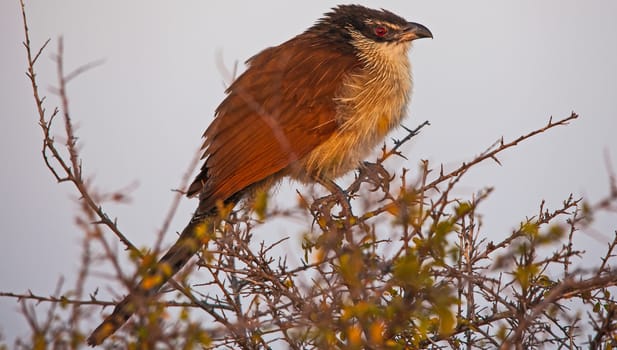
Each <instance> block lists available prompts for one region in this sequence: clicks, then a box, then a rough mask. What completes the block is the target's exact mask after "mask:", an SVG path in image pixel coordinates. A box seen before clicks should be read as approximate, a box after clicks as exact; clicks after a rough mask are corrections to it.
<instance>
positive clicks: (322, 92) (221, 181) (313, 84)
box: [188, 34, 358, 210]
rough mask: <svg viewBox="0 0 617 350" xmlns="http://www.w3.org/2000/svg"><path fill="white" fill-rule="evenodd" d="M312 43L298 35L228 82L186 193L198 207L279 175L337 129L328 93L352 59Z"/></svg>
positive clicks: (332, 91)
mask: <svg viewBox="0 0 617 350" xmlns="http://www.w3.org/2000/svg"><path fill="white" fill-rule="evenodd" d="M305 35H306V34H305ZM310 42H312V43H313V44H312V45H313V46H312V47H311V45H310V44H309V41H307V39H306V38H305V37H303V36H302V35H301V36H298V37H296V38H294V39H292V40H290V41H289V42H287V43H286V44H285V48H284V49H281V48H280V46H279V47H274V48H270V49H267V50H265V51H263V52H261V53H260V54H258V55H256V56H254V57H253V58H251V59H250V60H249V61H248V62H247V63H248V64H249V68H248V69H247V71H246V72H244V73H243V74H242V75H241V76H240V77H238V79H237V80H236V81H235V82H234V83H233V84H232V85H231V86H230V87H229V89H228V91H227V92H228V96H227V97H226V98H225V100H223V102H222V103H221V104H220V105H219V107H218V108H217V110H216V118H215V119H214V121H213V122H212V124H211V125H210V126H209V127H208V129H207V130H206V132H205V133H204V137H205V141H204V145H203V147H204V149H205V152H204V157H206V161H205V163H204V165H203V167H202V170H201V173H200V174H199V175H198V176H197V178H196V179H195V181H194V182H193V184H192V185H191V186H190V188H189V190H188V195H189V196H192V195H195V194H199V196H200V199H201V202H200V210H209V209H210V208H212V207H213V206H214V205H215V204H216V201H217V200H223V201H224V200H227V199H229V198H231V197H232V196H234V195H235V194H237V193H238V192H240V191H242V190H243V189H245V188H247V187H248V186H250V185H252V184H255V183H257V182H260V181H262V180H264V179H266V178H268V176H270V175H273V174H276V173H278V172H280V171H281V170H283V169H284V168H286V167H287V166H288V165H290V164H292V163H293V162H295V161H297V160H299V159H301V158H302V157H304V156H305V155H306V154H307V153H309V152H310V151H311V150H313V149H314V148H315V147H317V146H318V145H320V144H321V143H323V142H324V141H325V140H327V139H328V138H329V137H330V136H331V135H332V134H333V133H334V132H335V131H336V127H337V124H336V119H335V116H336V103H335V101H334V99H333V97H334V96H335V95H336V93H337V91H338V89H339V88H340V87H341V85H342V81H343V80H344V78H345V77H344V74H346V73H345V72H349V71H352V70H353V69H354V68H355V67H356V66H357V65H358V62H357V60H356V59H355V58H354V57H353V56H350V55H349V54H348V53H347V54H344V53H342V52H337V51H333V50H332V49H329V48H327V47H325V46H324V45H315V40H314V39H313V40H311V41H310ZM307 46H308V47H310V49H307ZM318 87H319V88H318Z"/></svg>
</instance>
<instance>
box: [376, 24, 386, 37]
mask: <svg viewBox="0 0 617 350" xmlns="http://www.w3.org/2000/svg"><path fill="white" fill-rule="evenodd" d="M386 34H388V28H386V27H384V26H377V27H375V35H377V36H379V37H383V36H385V35H386Z"/></svg>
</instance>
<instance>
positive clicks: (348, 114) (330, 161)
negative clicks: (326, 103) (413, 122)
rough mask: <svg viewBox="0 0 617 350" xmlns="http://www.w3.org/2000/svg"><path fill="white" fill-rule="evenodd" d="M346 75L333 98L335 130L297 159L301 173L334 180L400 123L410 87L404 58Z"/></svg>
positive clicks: (410, 81)
mask: <svg viewBox="0 0 617 350" xmlns="http://www.w3.org/2000/svg"><path fill="white" fill-rule="evenodd" d="M385 68H388V69H384V70H382V71H375V70H373V71H371V70H367V69H363V70H360V71H358V72H355V73H353V74H350V75H349V76H347V77H346V79H345V81H344V82H343V84H342V88H341V89H340V91H339V93H338V94H337V96H336V97H335V100H336V103H337V113H336V119H337V124H338V128H337V131H336V132H335V133H334V134H333V135H332V136H331V137H330V138H329V139H328V140H327V141H326V142H324V143H322V144H321V145H319V146H318V147H317V148H315V149H314V150H313V151H311V152H310V153H309V154H308V155H307V156H306V157H304V158H303V159H301V160H300V161H299V167H298V168H299V169H298V170H300V171H301V172H302V173H303V174H298V175H300V176H294V177H295V178H298V179H300V180H302V176H306V175H309V176H310V177H315V176H318V177H321V178H324V179H335V178H338V177H340V176H342V175H344V174H346V173H347V172H349V171H351V170H353V169H355V168H357V167H358V165H359V164H360V162H361V161H363V160H365V159H366V157H367V156H369V154H370V153H371V152H372V151H373V150H374V149H375V147H376V146H377V145H379V144H380V143H381V142H383V140H384V138H385V137H386V135H387V134H388V133H389V132H390V131H391V130H392V129H393V128H395V127H396V126H398V125H399V124H400V122H401V119H402V118H403V116H404V114H405V110H406V107H407V103H408V101H409V98H410V93H411V89H412V80H411V75H410V67H409V63H408V61H407V60H406V58H405V60H404V61H403V62H402V63H401V64H400V65H397V66H391V67H385Z"/></svg>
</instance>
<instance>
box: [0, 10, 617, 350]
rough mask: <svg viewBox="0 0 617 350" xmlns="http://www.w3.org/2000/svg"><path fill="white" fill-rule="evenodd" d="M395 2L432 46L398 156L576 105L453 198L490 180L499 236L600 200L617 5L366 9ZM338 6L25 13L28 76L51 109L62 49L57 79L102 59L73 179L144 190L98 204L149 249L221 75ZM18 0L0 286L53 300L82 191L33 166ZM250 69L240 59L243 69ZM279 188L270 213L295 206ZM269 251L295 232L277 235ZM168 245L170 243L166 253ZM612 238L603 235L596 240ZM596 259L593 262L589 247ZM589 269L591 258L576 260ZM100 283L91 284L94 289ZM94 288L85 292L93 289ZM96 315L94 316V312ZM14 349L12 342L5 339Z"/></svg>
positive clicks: (7, 46)
mask: <svg viewBox="0 0 617 350" xmlns="http://www.w3.org/2000/svg"><path fill="white" fill-rule="evenodd" d="M359 3H361V4H363V5H366V6H369V7H375V8H380V7H383V8H386V9H389V10H391V11H393V12H395V13H397V14H399V15H401V16H403V17H405V18H406V19H407V20H409V21H414V22H419V23H422V24H424V25H425V26H427V27H428V28H430V29H431V31H432V32H433V34H434V39H433V40H419V41H417V42H415V44H414V48H413V50H412V52H411V53H410V57H411V61H412V63H413V75H414V79H415V88H414V95H413V98H412V103H411V105H410V108H409V116H408V117H407V118H406V119H405V122H404V124H405V125H406V126H408V127H415V126H416V125H418V124H419V123H421V122H422V121H424V120H429V121H430V122H431V126H430V127H428V128H425V129H424V130H423V131H422V133H421V134H420V135H419V136H418V137H416V138H415V140H414V141H413V142H411V144H409V145H407V147H406V148H405V154H406V155H407V157H408V158H409V161H407V162H404V163H400V164H398V166H405V167H407V168H410V169H417V164H418V163H419V161H420V159H428V160H429V161H430V162H431V164H433V166H434V167H435V168H438V166H439V164H444V165H445V166H446V168H453V167H455V166H458V165H459V164H460V163H461V162H463V161H468V160H470V159H472V158H473V156H474V155H476V154H478V153H480V152H481V151H483V150H484V149H486V148H487V147H488V146H490V145H491V144H492V143H493V142H494V141H496V140H497V139H499V138H500V137H501V136H503V137H504V138H505V139H506V140H510V139H512V138H515V137H518V136H519V135H522V134H524V133H527V132H528V131H531V130H534V129H536V128H539V127H541V126H543V125H544V124H545V123H546V122H547V121H548V118H549V117H550V116H551V115H552V116H553V117H554V118H563V117H566V116H568V115H569V114H570V112H571V111H575V112H577V113H578V114H580V116H581V117H580V119H578V120H576V121H574V122H573V123H572V124H571V125H570V126H568V127H560V128H557V129H554V130H551V131H549V132H548V133H546V134H543V135H541V136H539V137H536V138H534V139H532V140H531V141H529V142H527V143H525V144H523V145H521V146H519V147H517V148H515V149H514V150H511V151H509V152H506V153H505V154H504V155H502V156H501V158H500V160H501V163H502V164H503V165H502V166H499V165H497V164H495V163H486V164H484V165H481V166H479V167H477V168H475V170H473V171H472V172H471V173H470V174H469V176H468V177H467V178H466V179H465V181H464V182H463V183H462V186H461V187H459V192H457V195H460V196H461V197H462V198H470V197H471V195H472V194H473V193H475V192H477V191H478V190H480V189H482V188H484V187H487V186H493V187H495V192H494V193H493V194H492V195H491V197H490V199H489V200H488V201H487V202H485V203H484V204H483V206H481V210H480V211H481V213H482V214H483V215H484V223H485V227H484V235H486V237H488V238H490V237H493V236H494V237H503V236H505V235H506V234H508V233H509V232H510V230H511V229H512V228H514V227H516V226H518V223H519V222H520V221H521V220H523V219H524V218H525V216H532V215H535V214H536V213H537V209H538V207H539V203H540V201H541V200H542V199H546V201H547V205H548V207H549V208H556V207H558V206H559V205H560V203H561V201H562V200H564V199H566V198H567V197H568V195H569V194H570V193H573V194H574V196H575V197H580V196H583V197H585V198H586V199H588V200H590V201H595V200H598V199H600V198H601V196H603V195H605V194H607V192H608V179H607V171H606V167H605V154H608V155H609V156H608V157H609V158H610V160H611V161H612V162H613V166H615V167H617V137H615V133H616V132H617V63H616V62H617V38H616V35H617V20H616V18H617V2H615V1H612V0H604V1H576V0H550V1H549V0H545V1H536V0H526V1H516V2H515V1H511V2H508V3H505V2H497V1H490V0H484V1H479V0H476V1H466V2H459V1H431V2H428V1H359ZM335 4H337V3H335V2H331V1H321V2H314V1H306V2H302V3H298V2H282V1H258V2H257V1H256V2H240V1H220V2H214V1H195V0H189V1H183V2H181V3H178V2H169V1H145V0H140V1H129V2H127V1H117V0H111V1H105V2H101V1H98V2H95V1H84V0H57V1H35V2H32V3H31V2H28V3H27V12H28V15H29V23H30V29H31V36H32V39H33V44H34V45H35V46H38V45H40V44H42V43H43V42H44V40H45V39H47V38H51V39H52V41H51V43H50V46H49V48H48V49H47V50H46V51H45V53H44V54H43V55H42V56H41V58H40V63H39V66H38V73H39V79H40V80H39V83H40V86H41V88H42V91H43V92H45V93H46V94H47V95H48V96H49V98H48V102H47V107H48V109H50V110H51V109H52V108H53V106H54V105H55V104H57V103H58V101H57V99H56V98H55V97H54V96H52V95H51V94H50V90H49V87H51V86H54V85H55V83H56V79H55V68H54V64H53V62H52V61H51V59H50V57H51V56H52V53H54V52H55V50H56V47H57V38H58V37H59V36H62V37H63V38H64V46H65V61H66V64H67V70H70V68H71V67H73V68H75V67H77V66H80V65H82V64H85V63H88V62H91V61H96V60H100V59H103V60H104V64H103V65H101V66H99V67H97V68H95V69H93V70H91V71H89V72H87V73H86V74H84V75H82V76H80V77H79V78H78V79H77V80H75V81H74V82H72V83H71V84H70V85H69V88H68V92H69V97H70V103H71V113H72V116H73V118H74V120H75V122H76V123H77V124H78V125H79V129H78V131H77V132H78V134H79V137H80V139H79V141H80V145H81V147H82V156H83V160H84V164H83V166H84V172H85V174H86V175H90V176H94V181H95V184H96V187H97V188H102V189H107V190H112V189H119V188H123V187H125V186H127V185H131V184H133V183H137V185H138V186H137V189H136V190H135V191H134V192H133V193H132V199H133V201H132V202H131V203H130V204H129V205H124V206H108V207H106V210H107V212H108V213H109V214H110V216H112V217H117V218H118V220H119V224H120V227H121V228H122V229H123V230H124V232H125V234H126V235H127V236H129V237H130V238H131V239H132V240H133V242H134V243H135V244H136V245H137V246H141V247H148V246H152V244H153V242H154V239H155V232H156V230H157V229H158V228H159V227H160V225H161V222H162V220H163V216H164V215H165V212H166V210H167V208H168V207H169V204H170V200H171V198H172V193H171V191H170V189H172V188H175V187H176V186H177V185H178V183H179V181H180V178H181V176H182V174H183V172H184V171H185V169H186V167H187V165H188V163H189V160H190V159H191V157H192V155H193V152H194V150H195V149H196V148H197V147H198V146H199V145H200V144H201V140H200V137H201V134H202V132H203V130H204V128H205V127H206V126H207V125H208V124H209V122H210V121H211V120H212V117H213V111H214V109H215V108H216V106H217V104H218V103H219V102H220V101H221V99H222V98H223V96H224V94H223V86H224V82H225V81H226V76H225V74H224V73H223V72H222V70H221V69H220V63H219V61H220V60H221V59H222V62H223V64H224V65H225V66H227V67H232V66H233V64H234V62H235V61H239V62H244V61H245V60H246V59H247V58H249V57H250V56H252V55H254V54H255V53H257V52H259V51H260V50H262V49H264V48H266V47H268V46H272V45H277V44H280V43H281V42H283V41H285V40H287V39H289V38H291V37H292V36H294V35H296V34H299V33H300V32H302V31H303V30H305V29H306V28H307V27H309V26H310V25H312V24H313V22H314V21H315V20H317V19H318V18H319V17H320V16H321V15H322V14H323V13H324V12H326V11H328V9H329V8H330V7H332V6H334V5H335ZM22 40H23V30H22V25H21V17H20V12H19V6H18V0H3V1H2V2H0V47H1V48H2V49H1V51H2V54H1V56H0V59H1V64H0V77H1V79H0V87H1V89H2V93H1V94H0V106H1V107H2V111H1V113H0V120H1V121H2V123H1V125H2V128H0V133H1V137H0V150H1V151H0V162H1V164H3V166H2V170H1V176H2V177H1V180H2V181H0V193H1V194H2V196H1V197H0V232H1V233H0V234H1V235H2V236H1V237H2V243H1V244H0V276H2V278H0V291H5V292H6V291H12V292H18V293H23V292H25V291H27V290H28V289H30V290H32V291H33V292H34V293H37V294H42V295H48V294H50V293H51V292H52V291H53V290H54V288H55V285H56V282H57V280H58V278H59V277H60V276H63V277H64V278H65V279H66V286H67V287H68V286H72V282H73V281H74V279H75V275H76V273H77V271H78V264H79V261H80V260H79V259H80V256H79V253H80V237H81V236H80V234H81V232H80V231H79V230H78V229H77V228H76V226H75V225H74V210H75V209H76V204H75V197H76V192H75V190H74V189H73V188H72V187H71V186H70V185H68V184H56V183H55V181H54V179H53V177H52V175H51V174H50V173H49V171H48V170H47V169H46V168H45V166H44V163H43V160H42V157H41V153H40V150H41V130H40V128H39V127H38V125H37V118H38V117H37V115H36V113H35V105H34V102H33V99H32V96H31V90H30V86H29V82H28V80H27V78H26V76H25V74H24V72H25V69H26V60H25V54H24V50H23V47H22V44H21V42H22ZM240 67H241V69H243V65H242V64H241V65H240ZM300 186H301V185H299V184H293V183H292V184H291V185H284V186H283V188H282V189H281V190H280V191H279V193H278V194H277V197H278V198H277V200H278V202H280V203H282V204H281V205H282V206H285V205H286V203H288V204H287V205H289V206H293V205H295V198H294V197H293V196H294V195H293V193H294V192H293V190H294V189H295V188H298V187H300ZM195 205H196V201H194V200H185V201H184V202H183V203H182V206H181V211H180V212H179V213H178V215H177V218H176V220H175V221H174V223H173V225H172V232H173V231H177V230H181V229H182V228H183V226H184V224H185V221H186V220H188V218H189V216H190V213H191V211H192V209H193V207H194V206H195ZM595 228H596V229H597V231H598V233H599V234H594V235H588V234H587V233H581V237H580V239H579V240H578V241H577V242H578V243H579V244H580V247H581V249H587V250H588V251H589V252H590V254H589V259H590V260H588V263H589V264H597V263H598V262H597V261H596V260H595V259H596V258H597V257H598V255H599V254H601V252H603V249H604V248H605V245H606V242H608V240H610V239H611V238H612V234H611V232H612V231H614V230H615V229H617V220H616V218H615V216H612V217H611V216H601V217H599V218H598V221H597V223H596V226H595ZM268 232H272V235H276V237H256V238H255V239H256V240H261V239H268V240H275V239H278V238H280V237H283V236H290V237H291V238H292V239H291V240H290V242H289V247H291V248H290V249H292V250H293V249H296V251H298V250H299V249H300V248H299V243H298V240H297V238H298V236H297V235H296V234H297V232H295V231H294V232H288V231H286V230H285V226H284V225H278V226H274V227H272V228H271V229H270V230H268ZM173 236H174V235H173V234H172V233H169V234H168V236H167V237H166V242H171V241H172V240H173V238H174V237H173ZM604 238H606V239H604ZM594 251H597V252H599V253H597V254H595V255H594V254H593V253H594ZM581 263H582V264H583V265H584V264H586V263H587V262H586V261H583V262H581ZM105 283H106V281H105V280H103V279H101V280H99V281H96V280H94V281H90V282H89V284H88V287H89V288H92V289H91V290H93V289H94V288H96V287H97V286H100V287H101V288H104V287H105V285H106V284H105ZM91 290H90V291H91ZM17 310H18V304H17V303H16V302H15V300H12V299H6V298H0V331H1V332H2V333H3V334H4V335H5V337H7V338H8V339H13V338H14V337H15V336H20V335H21V336H23V335H26V332H27V327H26V323H25V321H24V320H23V318H22V317H21V316H20V315H19V314H18V313H17ZM98 311H99V310H98V309H97V312H98ZM9 344H12V341H11V342H9Z"/></svg>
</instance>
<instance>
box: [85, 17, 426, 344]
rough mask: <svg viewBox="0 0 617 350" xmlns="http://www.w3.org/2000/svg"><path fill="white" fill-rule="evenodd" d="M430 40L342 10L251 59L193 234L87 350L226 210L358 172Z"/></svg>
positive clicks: (205, 174) (230, 98)
mask: <svg viewBox="0 0 617 350" xmlns="http://www.w3.org/2000/svg"><path fill="white" fill-rule="evenodd" d="M432 37H433V34H432V33H431V31H430V30H429V29H428V28H427V27H425V26H424V25H422V24H419V23H414V22H408V21H407V20H405V19H404V18H402V17H400V16H398V15H396V14H394V13H393V12H390V11H388V10H385V9H379V10H377V9H371V8H367V7H364V6H360V5H338V6H336V7H334V8H332V9H331V10H330V11H329V12H326V13H325V14H324V15H323V17H322V18H320V19H318V20H317V21H316V22H315V23H314V24H313V25H312V26H311V27H309V28H308V29H307V30H306V31H304V32H302V33H301V34H299V35H297V36H295V37H293V38H291V39H290V40H288V41H286V42H284V43H282V44H280V45H278V46H274V47H270V48H267V49H265V50H263V51H261V52H260V53H258V54H256V55H255V56H253V57H251V58H249V59H248V60H247V61H246V66H247V68H246V70H245V71H244V72H243V73H242V74H241V75H239V76H238V77H237V78H236V79H235V80H234V81H233V82H232V83H231V84H230V85H229V87H228V88H227V89H226V97H225V98H224V99H223V101H222V102H221V103H220V105H219V106H218V107H217V109H216V111H215V117H214V119H213V121H212V122H211V124H210V125H209V126H208V128H207V129H206V131H205V132H204V134H203V140H204V141H203V146H202V149H203V157H202V159H203V165H202V167H201V169H200V172H199V173H198V175H197V176H196V178H195V180H194V181H193V182H192V183H191V185H190V186H189V187H188V189H187V191H186V195H187V196H188V197H198V198H199V204H198V206H197V209H196V211H195V212H194V214H193V216H192V218H191V220H190V222H189V224H188V225H187V226H186V228H185V229H184V230H183V231H182V232H181V233H180V235H179V237H178V239H177V241H176V243H175V244H173V246H172V247H171V248H170V249H169V250H168V251H167V253H166V254H165V255H164V256H163V257H162V258H161V259H160V260H159V262H158V263H157V264H155V265H154V266H153V267H152V268H150V270H149V271H147V272H146V274H145V275H144V276H143V277H142V280H141V281H140V282H139V283H137V284H136V286H135V287H133V288H132V290H131V292H130V294H129V295H128V296H126V297H125V298H124V299H123V300H122V301H120V302H119V303H118V304H117V305H116V306H115V308H114V310H113V312H112V313H111V315H109V316H108V317H107V318H105V320H104V321H103V322H102V323H101V324H100V325H99V326H98V327H97V328H96V329H95V330H94V331H93V332H92V334H91V335H90V336H89V338H88V339H87V342H88V344H89V345H91V346H96V345H99V344H101V343H103V341H104V340H105V339H106V338H108V337H109V336H110V335H112V334H113V333H114V332H116V331H117V330H118V329H119V328H120V327H121V326H122V325H123V324H124V323H126V322H127V321H128V319H129V318H130V317H131V315H132V314H133V313H134V312H135V310H136V308H137V307H138V305H139V300H143V298H144V297H152V296H155V295H156V294H157V293H158V291H159V289H160V288H161V287H162V286H163V285H164V284H165V283H167V281H168V280H169V279H170V278H171V277H172V276H173V275H174V274H175V273H176V272H178V271H179V270H180V269H181V268H182V267H183V266H184V265H185V264H186V263H187V262H188V261H189V260H190V259H191V258H192V256H193V255H195V254H196V253H197V252H198V250H199V249H200V248H201V247H202V246H203V245H204V244H207V241H208V239H209V237H210V235H209V232H212V230H213V227H214V226H216V224H215V223H216V220H217V219H216V218H217V217H218V216H219V213H220V212H221V211H222V210H221V208H222V206H228V207H229V206H231V207H233V206H234V205H236V204H237V203H239V202H240V201H242V200H246V199H249V198H251V197H252V196H254V195H255V193H257V192H258V191H262V190H268V189H269V188H270V187H271V186H273V185H274V184H276V183H277V182H279V180H281V179H282V178H285V177H289V178H291V179H293V180H297V181H299V182H300V183H307V184H310V183H320V184H328V183H330V182H332V181H334V180H335V179H337V178H339V177H341V176H343V175H345V174H347V173H349V172H351V171H352V170H354V169H356V168H358V166H359V165H360V164H361V162H362V161H363V160H364V159H365V157H367V156H368V155H369V154H370V153H371V152H372V151H373V150H374V149H375V147H376V146H377V145H378V144H379V143H381V142H383V140H384V139H385V137H386V135H387V134H388V133H389V132H390V131H391V130H393V129H394V128H396V127H397V126H399V125H400V124H401V120H402V118H403V117H404V116H405V114H406V110H407V106H408V103H409V101H410V96H411V92H412V85H413V83H412V78H411V64H410V61H409V57H408V51H409V49H410V47H411V44H412V41H413V40H415V39H420V38H432ZM219 220H220V219H219ZM140 298H141V299H140Z"/></svg>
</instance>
